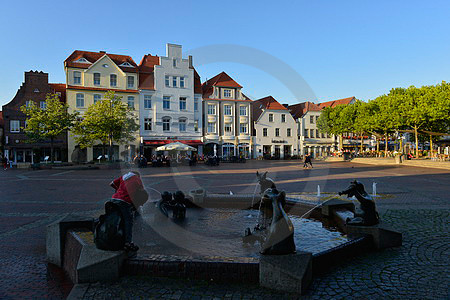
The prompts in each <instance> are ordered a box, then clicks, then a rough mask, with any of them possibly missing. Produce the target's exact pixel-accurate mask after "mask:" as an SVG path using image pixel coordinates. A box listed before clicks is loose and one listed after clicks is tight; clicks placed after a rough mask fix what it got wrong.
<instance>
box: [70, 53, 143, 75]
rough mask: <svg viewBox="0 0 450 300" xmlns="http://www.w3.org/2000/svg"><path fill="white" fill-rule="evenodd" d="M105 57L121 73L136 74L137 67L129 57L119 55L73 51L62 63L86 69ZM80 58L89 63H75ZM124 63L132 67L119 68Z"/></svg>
mask: <svg viewBox="0 0 450 300" xmlns="http://www.w3.org/2000/svg"><path fill="white" fill-rule="evenodd" d="M105 55H106V56H108V57H109V58H110V59H111V60H112V61H113V62H114V63H115V64H116V65H117V66H118V67H119V68H120V69H121V70H122V71H124V72H129V73H137V72H138V66H137V65H136V63H135V62H134V60H133V59H132V58H131V57H130V56H128V55H121V54H111V53H106V52H104V51H99V52H91V51H82V50H75V51H74V52H73V53H72V54H70V55H69V57H68V58H66V60H65V61H64V65H65V66H67V67H72V68H80V69H88V68H89V67H90V66H91V65H92V64H93V63H95V62H96V61H97V60H99V59H100V58H102V57H103V56H105ZM80 58H85V59H86V60H87V61H89V62H90V63H80V62H75V61H77V60H79V59H80ZM125 62H127V63H129V64H130V65H132V67H125V66H120V65H121V64H123V63H125Z"/></svg>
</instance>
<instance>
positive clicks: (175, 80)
mask: <svg viewBox="0 0 450 300" xmlns="http://www.w3.org/2000/svg"><path fill="white" fill-rule="evenodd" d="M172 87H177V76H173V77H172Z"/></svg>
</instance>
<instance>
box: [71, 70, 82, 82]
mask: <svg viewBox="0 0 450 300" xmlns="http://www.w3.org/2000/svg"><path fill="white" fill-rule="evenodd" d="M73 83H74V84H81V72H78V71H74V72H73Z"/></svg>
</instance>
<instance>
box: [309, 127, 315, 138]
mask: <svg viewBox="0 0 450 300" xmlns="http://www.w3.org/2000/svg"><path fill="white" fill-rule="evenodd" d="M309 133H310V136H311V138H314V129H310V130H309Z"/></svg>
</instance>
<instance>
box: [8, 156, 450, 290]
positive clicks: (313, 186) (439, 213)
mask: <svg viewBox="0 0 450 300" xmlns="http://www.w3.org/2000/svg"><path fill="white" fill-rule="evenodd" d="M266 170H267V171H269V175H268V177H271V178H272V179H274V181H275V182H276V183H277V187H278V188H279V189H281V190H285V191H286V192H288V193H300V194H306V195H313V194H315V193H316V192H317V185H320V189H321V192H322V193H323V194H324V195H328V196H330V195H333V194H336V193H337V192H338V191H340V190H343V189H344V188H345V187H347V185H348V183H349V182H350V180H353V179H359V180H360V181H362V182H363V183H364V184H365V186H366V190H367V191H368V192H370V193H371V192H372V183H373V182H376V183H377V192H378V193H379V194H381V195H382V197H380V198H377V200H376V201H377V204H378V208H379V211H380V213H381V216H382V219H383V221H384V222H386V223H389V224H391V225H392V226H393V227H394V228H395V229H396V230H398V231H401V232H402V233H403V246H402V247H400V248H394V249H388V250H384V251H380V252H372V253H368V254H365V255H361V256H358V257H356V258H354V259H352V260H349V261H344V262H342V264H340V265H338V266H336V267H334V268H333V269H332V270H331V271H330V272H328V273H327V274H324V275H321V276H319V277H316V278H315V279H314V281H313V283H312V285H311V286H310V288H309V290H308V291H307V294H306V295H305V296H303V298H305V299H328V298H336V299H339V298H345V299H351V298H354V299H381V298H394V299H449V298H450V290H449V286H450V280H449V271H448V270H449V261H450V259H449V258H450V233H449V221H450V218H449V213H450V172H449V171H446V170H439V169H432V168H419V167H405V166H394V165H390V166H376V165H364V164H355V163H351V162H334V163H325V162H316V163H314V168H313V169H308V170H304V169H303V168H302V164H301V163H300V162H299V161H249V162H247V163H245V164H222V165H220V166H219V167H206V166H204V165H202V164H200V165H198V166H196V167H187V166H181V167H173V168H148V169H140V170H139V171H140V172H141V174H142V177H143V182H144V184H145V186H146V188H147V189H148V190H150V191H151V195H152V197H153V198H156V195H157V193H156V192H152V190H151V189H155V190H158V191H165V190H168V191H171V192H173V191H176V190H183V191H188V190H192V189H195V188H198V187H202V188H205V189H206V190H207V191H209V192H218V193H229V192H230V191H231V192H232V193H247V194H251V193H253V192H254V190H255V184H256V176H255V173H256V171H266ZM125 171H126V170H38V171H30V170H8V171H2V172H0V187H1V188H0V225H1V226H0V245H1V249H2V251H0V266H1V267H0V299H23V298H54V299H59V298H65V297H66V296H67V295H68V294H69V292H70V290H71V289H72V285H71V284H70V282H69V281H68V280H67V279H65V277H64V275H63V274H62V273H61V272H60V271H59V270H57V269H56V268H52V267H51V266H48V265H47V264H46V262H45V226H46V225H47V224H50V223H52V222H54V221H55V220H56V219H58V218H59V217H61V216H62V215H64V214H66V213H70V212H77V213H81V214H85V215H89V216H96V215H98V214H100V213H101V212H102V209H103V203H104V201H105V200H106V199H107V198H108V197H109V196H111V194H112V192H113V191H112V189H111V188H110V187H109V182H110V181H111V180H112V179H114V178H115V177H118V176H120V175H121V173H123V172H125ZM80 290H81V291H82V294H83V295H84V298H86V299H111V298H138V297H143V298H156V299H158V298H168V299H215V298H216V299H222V298H224V299H241V298H242V299H264V298H266V299H274V298H277V299H278V298H279V299H283V298H296V295H291V294H281V293H277V292H273V291H270V290H266V289H262V288H259V287H256V286H250V285H246V283H245V282H243V283H242V284H240V285H224V284H217V283H214V282H198V281H197V282H195V281H194V282H193V281H186V280H174V279H161V278H148V277H125V278H122V279H121V280H120V281H119V282H115V283H108V284H91V285H85V286H81V287H80Z"/></svg>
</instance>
